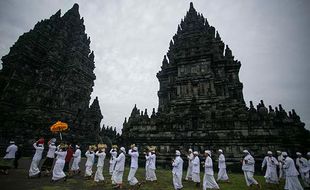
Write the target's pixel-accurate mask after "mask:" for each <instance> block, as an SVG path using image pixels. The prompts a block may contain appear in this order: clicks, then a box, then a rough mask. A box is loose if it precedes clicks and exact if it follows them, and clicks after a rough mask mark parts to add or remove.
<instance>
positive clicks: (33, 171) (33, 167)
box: [29, 159, 40, 177]
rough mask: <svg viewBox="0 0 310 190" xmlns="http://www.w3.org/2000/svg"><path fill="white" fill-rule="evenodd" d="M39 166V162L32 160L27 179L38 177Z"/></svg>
mask: <svg viewBox="0 0 310 190" xmlns="http://www.w3.org/2000/svg"><path fill="white" fill-rule="evenodd" d="M39 164H40V160H37V159H34V160H32V162H31V165H30V169H29V177H32V176H35V175H38V174H39V173H40V169H39Z"/></svg>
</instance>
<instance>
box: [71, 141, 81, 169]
mask: <svg viewBox="0 0 310 190" xmlns="http://www.w3.org/2000/svg"><path fill="white" fill-rule="evenodd" d="M80 162H81V150H80V146H79V145H78V144H77V145H75V152H74V154H73V163H72V166H71V172H72V173H73V174H77V173H80Z"/></svg>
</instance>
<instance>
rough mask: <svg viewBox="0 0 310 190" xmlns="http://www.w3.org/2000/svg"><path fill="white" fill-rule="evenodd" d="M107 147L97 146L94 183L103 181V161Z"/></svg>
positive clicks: (103, 145)
mask: <svg viewBox="0 0 310 190" xmlns="http://www.w3.org/2000/svg"><path fill="white" fill-rule="evenodd" d="M106 148H107V146H106V145H105V144H98V151H97V152H96V156H98V162H97V171H96V173H95V178H94V181H95V182H100V181H103V180H104V177H103V174H102V170H103V165H104V159H105V156H106V154H105V149H106Z"/></svg>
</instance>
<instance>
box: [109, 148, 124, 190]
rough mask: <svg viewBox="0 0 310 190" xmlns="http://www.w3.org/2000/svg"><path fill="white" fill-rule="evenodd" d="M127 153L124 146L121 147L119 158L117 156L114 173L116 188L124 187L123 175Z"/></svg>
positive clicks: (113, 182) (113, 180) (113, 178)
mask: <svg viewBox="0 0 310 190" xmlns="http://www.w3.org/2000/svg"><path fill="white" fill-rule="evenodd" d="M125 154H126V150H125V148H124V147H121V148H120V154H119V155H118V157H117V158H115V161H116V164H115V168H114V171H113V175H112V184H115V185H116V186H114V188H120V189H122V187H123V175H124V170H125V159H126V157H125Z"/></svg>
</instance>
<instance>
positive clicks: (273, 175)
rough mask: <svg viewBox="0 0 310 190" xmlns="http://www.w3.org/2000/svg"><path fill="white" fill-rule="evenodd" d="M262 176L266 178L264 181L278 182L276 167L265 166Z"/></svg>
mask: <svg viewBox="0 0 310 190" xmlns="http://www.w3.org/2000/svg"><path fill="white" fill-rule="evenodd" d="M264 177H265V179H266V183H273V184H278V183H279V178H278V174H277V168H271V167H267V170H266V174H265V176H264Z"/></svg>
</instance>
